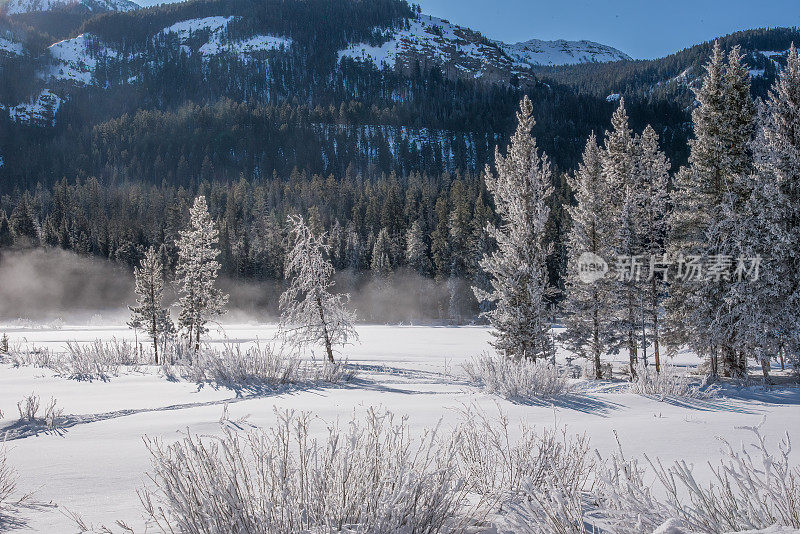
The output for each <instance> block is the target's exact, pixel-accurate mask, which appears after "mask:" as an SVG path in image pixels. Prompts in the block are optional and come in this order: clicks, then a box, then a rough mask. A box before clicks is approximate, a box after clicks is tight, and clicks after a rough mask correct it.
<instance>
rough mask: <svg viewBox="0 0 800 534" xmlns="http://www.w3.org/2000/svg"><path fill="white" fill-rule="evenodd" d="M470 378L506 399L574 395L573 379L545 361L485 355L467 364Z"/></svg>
mask: <svg viewBox="0 0 800 534" xmlns="http://www.w3.org/2000/svg"><path fill="white" fill-rule="evenodd" d="M464 370H465V371H466V373H467V376H468V377H469V378H470V379H471V380H473V381H475V382H476V383H478V384H479V385H480V386H481V387H483V389H484V390H485V391H486V392H487V393H492V394H495V395H499V396H501V397H504V398H506V399H533V398H547V397H557V396H559V395H566V394H568V393H569V392H570V385H569V379H568V378H567V377H566V376H565V375H564V373H562V372H561V370H560V369H559V368H558V367H556V366H555V365H552V364H550V363H549V362H546V361H544V360H541V359H540V360H538V361H536V362H532V361H530V360H515V359H511V358H503V357H498V356H489V355H488V354H484V355H482V356H480V357H478V358H473V360H472V361H471V362H467V363H466V364H464Z"/></svg>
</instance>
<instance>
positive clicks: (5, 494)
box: [0, 442, 17, 526]
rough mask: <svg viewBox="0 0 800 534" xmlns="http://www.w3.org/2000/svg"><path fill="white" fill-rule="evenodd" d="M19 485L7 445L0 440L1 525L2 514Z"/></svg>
mask: <svg viewBox="0 0 800 534" xmlns="http://www.w3.org/2000/svg"><path fill="white" fill-rule="evenodd" d="M16 486H17V474H16V472H15V471H14V470H13V469H12V468H11V466H10V465H8V460H7V459H6V447H5V444H4V443H3V442H0V526H2V522H3V520H2V514H3V511H4V510H5V509H6V507H7V505H8V504H9V498H10V497H11V494H12V493H14V490H15V489H16Z"/></svg>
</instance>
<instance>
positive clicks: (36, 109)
mask: <svg viewBox="0 0 800 534" xmlns="http://www.w3.org/2000/svg"><path fill="white" fill-rule="evenodd" d="M62 102H63V100H62V99H61V97H59V96H58V95H56V94H55V93H53V92H51V91H50V90H49V89H45V90H43V91H42V92H41V93H39V94H38V95H37V96H36V98H34V99H32V100H31V101H30V102H23V103H21V104H18V105H16V106H4V105H2V104H0V109H5V110H8V115H9V117H11V120H13V121H15V122H19V123H25V124H39V125H49V126H53V124H54V123H55V115H56V112H58V108H59V107H61V103H62Z"/></svg>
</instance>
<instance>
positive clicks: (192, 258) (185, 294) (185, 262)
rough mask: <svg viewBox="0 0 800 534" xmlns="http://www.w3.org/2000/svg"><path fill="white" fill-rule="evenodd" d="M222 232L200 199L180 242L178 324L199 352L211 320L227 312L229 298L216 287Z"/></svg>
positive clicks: (182, 232) (196, 202)
mask: <svg viewBox="0 0 800 534" xmlns="http://www.w3.org/2000/svg"><path fill="white" fill-rule="evenodd" d="M218 244H219V232H218V231H217V228H216V226H215V225H214V220H213V219H212V218H211V215H210V214H209V213H208V206H207V204H206V197H204V196H198V197H197V198H196V199H195V201H194V205H193V206H192V207H191V209H190V210H189V228H188V229H187V230H182V231H181V232H180V237H179V238H178V241H177V246H178V264H177V268H176V276H177V279H178V282H179V284H180V294H181V298H180V300H179V302H178V304H179V305H180V308H181V310H180V314H179V315H178V324H179V326H180V327H181V328H182V329H184V331H185V332H186V335H187V339H188V340H189V343H193V344H194V349H195V351H197V350H199V349H200V336H201V335H202V334H203V333H205V332H206V327H205V325H206V323H207V322H208V320H209V319H210V318H211V317H214V316H216V315H220V314H222V313H224V311H225V304H227V302H228V296H227V295H226V294H225V293H223V292H222V291H221V290H219V289H217V287H216V285H215V284H216V280H217V275H218V274H219V269H220V264H219V262H218V261H217V256H218V255H219V250H218V249H217V246H218Z"/></svg>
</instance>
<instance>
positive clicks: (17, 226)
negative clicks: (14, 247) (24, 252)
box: [8, 193, 39, 246]
mask: <svg viewBox="0 0 800 534" xmlns="http://www.w3.org/2000/svg"><path fill="white" fill-rule="evenodd" d="M8 225H9V227H10V228H11V233H12V234H13V235H14V243H15V244H18V245H22V246H31V245H33V246H35V245H38V243H39V229H38V227H37V225H36V221H35V220H34V218H33V213H32V212H31V208H30V204H29V203H28V195H27V193H26V194H24V195H22V198H20V201H19V203H18V204H17V206H16V207H15V208H14V210H13V211H12V212H11V217H9V219H8Z"/></svg>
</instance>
